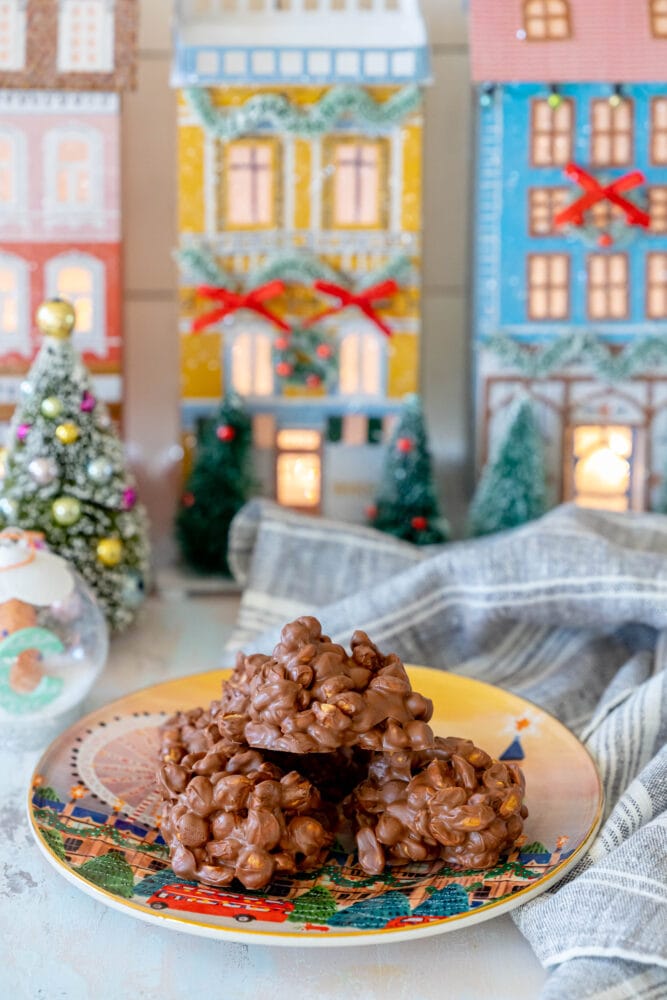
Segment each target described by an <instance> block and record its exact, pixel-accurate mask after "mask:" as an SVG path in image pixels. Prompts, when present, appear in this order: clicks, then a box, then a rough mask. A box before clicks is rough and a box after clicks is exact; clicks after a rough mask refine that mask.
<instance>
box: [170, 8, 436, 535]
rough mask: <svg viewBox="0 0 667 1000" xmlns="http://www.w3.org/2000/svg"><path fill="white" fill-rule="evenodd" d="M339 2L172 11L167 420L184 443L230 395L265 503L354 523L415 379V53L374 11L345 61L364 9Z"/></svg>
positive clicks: (391, 18) (414, 45)
mask: <svg viewBox="0 0 667 1000" xmlns="http://www.w3.org/2000/svg"><path fill="white" fill-rule="evenodd" d="M326 2H327V4H328V3H329V0H326ZM355 2H356V0H355ZM346 4H347V9H341V10H338V11H337V13H338V14H339V15H340V18H339V20H338V21H337V20H336V17H335V16H334V12H333V11H332V10H331V9H330V8H327V12H326V17H324V16H323V11H322V10H318V9H317V0H312V2H311V3H309V4H308V6H307V7H306V6H304V5H303V4H302V3H301V0H299V4H298V5H300V6H301V7H302V9H301V11H300V17H299V18H298V19H295V14H296V13H297V11H295V10H294V9H292V8H291V7H290V8H289V9H275V8H274V6H273V5H270V4H269V3H268V0H267V3H266V9H264V10H263V11H257V10H254V11H251V10H250V9H249V8H248V7H247V5H246V6H245V7H244V5H243V4H241V6H240V7H239V9H238V11H237V12H236V14H234V13H233V12H232V13H229V12H228V13H226V14H225V13H224V11H223V12H219V11H217V5H216V4H215V3H212V4H210V5H209V7H210V9H208V10H207V11H204V13H203V14H202V12H201V6H202V4H201V3H198V4H197V5H196V7H193V8H192V9H190V8H189V7H188V4H187V3H185V4H182V5H181V8H180V20H178V19H177V36H176V37H177V48H176V58H175V72H174V78H175V82H176V83H182V84H187V86H182V87H180V89H179V95H178V144H179V155H178V170H179V174H178V190H179V233H180V245H179V262H180V268H181V286H180V334H181V377H182V412H183V425H184V431H185V436H186V444H188V443H191V442H192V440H193V437H194V432H195V430H196V427H197V424H198V421H200V420H202V419H206V417H207V416H208V415H209V414H210V413H211V412H212V410H213V409H214V407H216V406H217V404H218V403H219V400H220V397H221V396H222V395H223V394H225V393H227V392H231V391H234V392H236V393H238V394H240V395H241V396H242V397H243V398H244V400H245V403H246V406H247V408H248V410H249V412H250V413H251V416H252V420H253V442H254V447H255V455H256V465H257V472H258V475H259V478H260V481H261V484H262V489H263V492H264V493H266V495H268V496H273V497H275V498H276V499H277V500H278V501H279V502H281V503H284V504H286V505H289V506H293V507H297V508H301V509H308V510H313V511H321V512H322V513H325V514H327V515H332V516H340V517H345V518H347V519H350V520H362V519H363V516H364V510H365V507H366V506H367V505H368V503H369V502H370V500H371V498H372V495H373V492H374V488H375V483H376V480H377V477H378V474H379V470H380V465H381V461H382V452H383V448H382V445H383V442H384V441H385V440H386V438H387V436H388V433H389V430H390V427H391V425H392V422H393V420H394V418H395V414H396V412H397V410H398V408H399V406H400V402H401V400H402V398H403V397H404V396H405V395H406V394H408V393H412V392H415V391H417V390H418V384H419V333H420V312H421V309H420V265H421V202H422V190H421V187H422V112H421V83H422V82H423V80H424V79H425V76H426V74H427V62H426V49H425V37H424V32H423V25H422V22H421V19H420V17H419V12H418V7H417V5H416V4H414V3H412V2H408V0H392V2H389V3H387V2H386V0H382V2H381V4H378V10H379V14H380V17H379V21H380V22H382V24H383V25H384V29H383V31H381V32H380V33H379V39H380V41H379V43H378V44H375V46H374V47H373V48H372V49H368V48H363V49H355V50H352V49H350V48H349V44H348V42H349V39H353V38H362V37H366V36H367V34H368V33H367V32H366V33H364V31H363V30H362V29H363V28H364V27H365V24H366V20H365V17H364V15H365V14H367V13H369V11H368V10H367V9H366V8H365V7H362V6H355V4H353V3H352V2H351V0H346ZM204 6H205V7H206V6H207V5H206V4H204ZM260 6H261V4H260ZM380 7H381V10H380V9H379V8H380ZM258 14H261V15H262V16H261V17H260V18H257V17H256V16H255V15H258ZM375 14H376V18H375V21H374V23H375V22H377V20H378V17H377V14H378V11H375ZM309 18H310V20H309ZM267 21H268V22H273V26H272V24H271V23H267ZM304 22H307V25H306V27H307V28H308V31H305V29H304V26H303V25H304ZM332 22H333V27H334V28H336V29H337V30H336V31H334V30H332V27H331V24H332ZM385 22H387V23H385ZM206 25H208V27H206ZM327 25H328V26H329V27H328V28H327ZM401 25H403V29H404V30H402V31H401ZM381 27H382V25H381ZM408 27H409V28H410V30H409V31H408V30H407V28H408ZM225 28H226V30H224V29H225ZM232 29H235V30H232ZM338 29H339V30H338ZM216 32H217V34H216ZM263 38H266V39H267V40H268V39H270V40H271V44H270V45H268V44H266V45H264V44H262V39H263ZM281 38H283V39H285V42H284V46H283V47H281ZM405 38H407V40H408V46H407V48H405V45H404V46H403V47H402V48H401V49H397V48H396V45H397V40H399V41H400V40H404V39H405ZM204 39H206V43H207V44H206V45H204V44H203V40H204ZM230 39H231V42H232V43H235V44H231V45H230V41H229V40H230ZM244 39H245V40H246V42H247V44H246V47H245V48H243V47H242V46H241V45H240V42H241V41H242V40H244ZM383 39H384V41H383ZM195 42H196V43H197V44H195ZM315 57H317V58H315ZM327 60H328V61H327ZM297 71H298V74H299V75H298V80H296V79H294V80H292V81H291V82H290V80H288V79H285V78H284V76H285V74H289V73H290V72H292V73H296V72H297ZM257 73H259V74H260V76H261V77H262V78H261V79H253V78H252V77H253V75H256V74H257ZM327 73H328V74H329V78H327ZM373 73H375V76H373ZM371 80H372V81H373V82H372V83H371V82H370V81H371Z"/></svg>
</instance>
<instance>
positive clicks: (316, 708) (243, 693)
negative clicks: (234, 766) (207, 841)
mask: <svg viewBox="0 0 667 1000" xmlns="http://www.w3.org/2000/svg"><path fill="white" fill-rule="evenodd" d="M351 645H352V655H351V656H350V655H348V653H347V652H346V651H345V649H344V648H343V647H342V646H339V645H337V644H336V643H332V642H331V640H330V639H329V637H328V636H326V635H323V634H322V626H321V625H320V623H319V622H318V621H317V619H316V618H310V617H303V618H298V619H297V620H296V621H294V622H291V623H290V624H289V625H286V626H285V628H284V629H283V630H282V633H281V639H280V643H279V644H278V645H277V646H276V648H275V649H274V651H273V655H272V656H271V657H265V656H251V657H242V658H239V660H238V661H237V665H236V669H235V671H234V674H233V676H232V678H231V680H230V681H229V682H228V683H227V684H226V685H225V687H224V689H223V695H222V699H221V703H220V704H221V708H220V712H219V713H218V715H217V716H215V721H216V723H217V724H218V726H219V728H220V731H221V732H222V733H223V734H224V735H225V736H227V737H228V738H229V739H232V740H235V741H237V742H245V743H247V744H248V746H251V747H256V748H265V749H267V750H274V751H282V752H289V753H296V754H307V753H323V752H330V751H332V750H337V749H339V748H340V747H352V746H355V747H360V748H361V749H363V750H373V751H386V752H392V751H397V750H404V749H409V750H421V749H425V748H427V747H430V746H433V732H432V730H431V728H430V726H428V724H427V723H428V720H429V719H430V718H431V715H432V714H433V704H432V702H431V701H429V699H428V698H424V697H423V696H422V695H420V694H418V693H417V692H416V691H413V690H412V687H411V685H410V680H409V678H408V675H407V673H406V672H405V667H404V666H403V664H402V663H401V661H400V660H399V658H398V656H396V655H394V654H390V655H389V656H383V655H382V653H380V651H379V650H378V649H377V647H376V646H375V645H374V644H373V643H372V642H371V640H370V639H369V638H368V636H367V635H366V633H365V632H355V633H354V635H353V636H352V644H351Z"/></svg>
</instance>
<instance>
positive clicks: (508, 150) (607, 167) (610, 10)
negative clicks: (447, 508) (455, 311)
mask: <svg viewBox="0 0 667 1000" xmlns="http://www.w3.org/2000/svg"><path fill="white" fill-rule="evenodd" d="M471 45H472V66H473V77H474V81H475V83H476V84H477V105H478V108H477V112H478V114H477V117H478V166H477V179H476V195H477V197H476V212H475V226H476V233H475V236H476V239H475V302H474V343H475V373H476V374H475V380H476V381H475V393H476V414H477V420H476V430H477V457H478V461H479V464H480V466H481V465H482V464H483V463H484V462H485V461H486V459H487V457H488V456H489V455H493V453H494V450H497V448H498V446H499V442H501V441H502V440H503V437H504V436H505V435H506V433H507V430H508V423H509V422H511V420H512V414H516V412H517V408H516V407H517V400H519V399H521V400H523V401H524V402H525V400H529V401H530V402H531V404H532V409H533V413H534V416H535V418H536V421H537V424H538V426H539V429H540V432H541V435H542V438H543V441H544V445H545V454H546V463H547V472H548V490H549V493H550V497H549V500H550V502H552V503H556V502H558V501H560V500H573V501H575V502H576V503H579V504H582V505H585V506H589V507H600V508H606V509H612V510H627V509H631V510H641V509H644V508H656V507H659V506H662V501H661V496H662V492H663V491H664V486H663V483H664V480H665V477H666V476H667V82H666V81H667V3H665V2H664V0H651V2H649V0H641V2H640V0H615V2H614V3H613V4H609V3H607V2H605V0H570V2H567V0H525V2H519V0H515V2H511V3H509V2H507V3H498V2H497V0H472V2H471Z"/></svg>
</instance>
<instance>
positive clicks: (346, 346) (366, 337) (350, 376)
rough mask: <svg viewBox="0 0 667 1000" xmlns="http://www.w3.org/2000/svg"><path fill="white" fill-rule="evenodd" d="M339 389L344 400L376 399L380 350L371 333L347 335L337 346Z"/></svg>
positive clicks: (378, 389) (378, 382) (379, 373)
mask: <svg viewBox="0 0 667 1000" xmlns="http://www.w3.org/2000/svg"><path fill="white" fill-rule="evenodd" d="M339 365H340V368H339V375H338V389H339V392H340V393H341V394H342V395H344V396H355V395H362V396H379V395H380V394H381V392H382V347H381V344H380V342H379V339H378V337H377V336H376V334H374V333H348V334H346V335H345V336H344V337H343V339H342V341H341V345H340V359H339Z"/></svg>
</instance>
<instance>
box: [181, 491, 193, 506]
mask: <svg viewBox="0 0 667 1000" xmlns="http://www.w3.org/2000/svg"><path fill="white" fill-rule="evenodd" d="M181 503H182V504H183V506H184V507H194V505H195V495H194V493H184V494H183V496H182V497H181Z"/></svg>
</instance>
